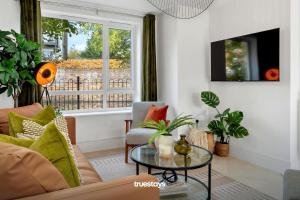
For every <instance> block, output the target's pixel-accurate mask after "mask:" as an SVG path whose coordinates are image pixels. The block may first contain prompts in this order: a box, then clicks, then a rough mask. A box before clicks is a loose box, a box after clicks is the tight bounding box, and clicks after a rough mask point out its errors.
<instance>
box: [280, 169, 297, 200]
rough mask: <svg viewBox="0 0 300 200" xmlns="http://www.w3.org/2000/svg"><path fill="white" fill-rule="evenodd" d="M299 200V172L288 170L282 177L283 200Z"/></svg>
mask: <svg viewBox="0 0 300 200" xmlns="http://www.w3.org/2000/svg"><path fill="white" fill-rule="evenodd" d="M296 199H300V170H292V169H288V170H286V171H285V172H284V175H283V200H296Z"/></svg>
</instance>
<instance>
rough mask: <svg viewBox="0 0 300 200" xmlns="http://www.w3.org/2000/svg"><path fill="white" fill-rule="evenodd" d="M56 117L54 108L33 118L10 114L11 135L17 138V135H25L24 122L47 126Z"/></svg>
mask: <svg viewBox="0 0 300 200" xmlns="http://www.w3.org/2000/svg"><path fill="white" fill-rule="evenodd" d="M55 117H56V114H55V110H54V108H53V107H52V106H47V107H45V108H44V109H43V110H41V111H40V112H39V113H38V114H36V115H35V116H33V117H32V118H28V117H25V116H22V115H19V114H16V113H14V112H10V113H8V125H9V135H11V136H14V137H16V134H17V133H23V124H22V122H23V120H25V119H27V120H32V121H34V122H36V123H39V124H40V125H43V126H44V125H46V124H48V123H49V122H51V121H52V120H53V119H54V118H55Z"/></svg>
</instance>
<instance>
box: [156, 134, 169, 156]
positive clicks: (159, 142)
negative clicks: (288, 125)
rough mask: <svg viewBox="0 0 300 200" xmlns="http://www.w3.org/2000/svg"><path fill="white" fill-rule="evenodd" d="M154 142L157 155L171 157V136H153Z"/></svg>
mask: <svg viewBox="0 0 300 200" xmlns="http://www.w3.org/2000/svg"><path fill="white" fill-rule="evenodd" d="M154 143H155V147H156V149H157V151H158V154H159V157H161V158H171V157H172V156H173V146H174V140H173V137H172V136H163V135H161V136H158V137H156V138H155V141H154Z"/></svg>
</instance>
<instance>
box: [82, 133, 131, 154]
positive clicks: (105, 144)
mask: <svg viewBox="0 0 300 200" xmlns="http://www.w3.org/2000/svg"><path fill="white" fill-rule="evenodd" d="M77 144H78V146H79V148H80V150H81V151H82V152H83V153H87V152H93V151H101V150H108V149H116V148H122V147H125V138H124V137H115V138H107V139H99V140H93V141H83V142H80V141H79V142H78V143H77Z"/></svg>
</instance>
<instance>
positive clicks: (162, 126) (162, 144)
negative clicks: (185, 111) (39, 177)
mask: <svg viewBox="0 0 300 200" xmlns="http://www.w3.org/2000/svg"><path fill="white" fill-rule="evenodd" d="M193 124H194V122H193V118H192V117H191V115H185V116H182V115H179V116H177V117H176V118H175V119H174V120H173V121H172V122H171V123H168V122H166V121H164V120H161V121H159V122H156V121H151V120H150V121H146V122H144V123H143V124H142V125H141V126H142V127H144V128H152V129H156V130H157V131H156V132H155V133H153V135H152V136H151V137H150V139H149V141H148V143H149V144H152V143H153V142H154V143H155V147H156V148H157V149H158V152H159V156H160V157H163V158H169V157H171V156H172V152H173V144H174V140H173V137H172V134H171V132H172V131H174V130H175V129H177V128H179V127H181V126H185V125H193Z"/></svg>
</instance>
